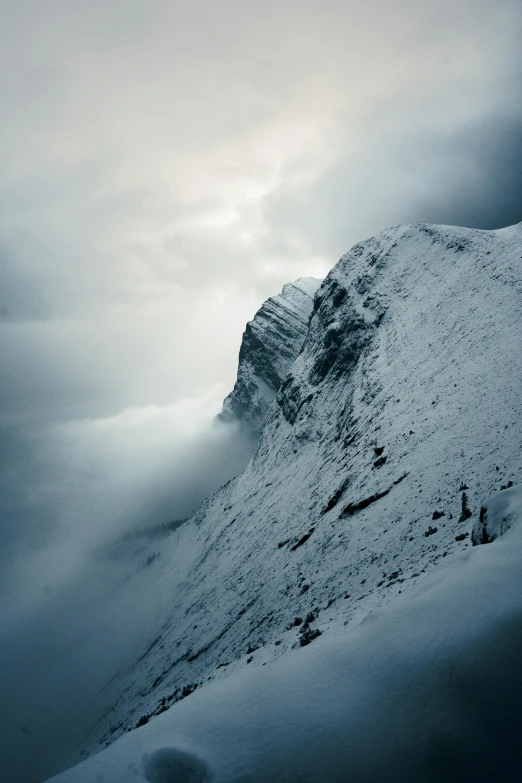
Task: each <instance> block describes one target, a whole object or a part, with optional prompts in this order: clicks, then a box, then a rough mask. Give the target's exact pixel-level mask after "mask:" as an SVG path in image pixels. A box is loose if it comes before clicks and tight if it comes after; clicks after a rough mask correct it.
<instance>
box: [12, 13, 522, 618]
mask: <svg viewBox="0 0 522 783" xmlns="http://www.w3.org/2000/svg"><path fill="white" fill-rule="evenodd" d="M0 18H1V24H0V107H1V122H0V361H1V367H2V374H1V382H0V470H1V472H0V492H1V500H2V512H1V522H0V526H1V533H2V540H3V546H2V552H1V554H0V566H1V569H2V570H1V573H0V586H1V588H2V595H3V596H4V602H3V603H4V610H5V617H6V618H7V620H6V621H5V622H7V627H9V628H12V627H14V626H16V622H17V620H16V618H19V617H20V616H21V615H22V614H23V612H26V611H29V608H30V607H32V608H34V607H35V606H38V605H39V604H38V600H39V597H40V598H41V596H42V595H44V594H45V595H47V593H43V592H42V591H43V590H48V589H49V585H50V584H51V585H52V584H53V583H54V582H56V581H58V582H59V581H60V580H61V579H64V578H66V577H67V576H70V572H71V569H72V568H73V567H74V564H75V563H76V560H77V558H78V557H79V554H78V553H79V552H80V551H83V548H85V547H86V546H88V545H91V544H92V543H93V541H94V540H97V537H99V535H100V534H101V533H100V531H106V530H109V531H114V530H115V529H118V526H121V525H123V526H125V525H126V524H127V523H128V520H129V519H132V521H133V524H134V523H136V524H138V523H140V522H149V521H150V520H151V519H152V518H153V519H154V521H157V522H163V521H166V520H167V519H168V518H172V517H173V516H176V515H183V514H186V513H188V511H190V509H191V508H192V507H193V506H194V505H196V504H197V502H199V501H200V500H201V498H202V496H203V495H204V494H205V493H206V492H207V491H208V490H209V488H212V487H213V486H214V485H215V484H216V483H219V481H220V480H222V479H223V470H222V469H221V467H218V465H220V466H221V465H222V463H223V462H224V461H225V462H227V461H228V462H230V467H228V468H227V469H229V470H234V469H236V468H237V467H238V466H240V465H241V462H242V460H243V459H244V457H245V454H246V453H247V451H248V450H245V449H239V451H237V449H236V451H235V452H234V453H233V454H231V449H232V451H234V448H235V447H234V448H232V447H231V446H230V444H227V443H225V442H222V441H219V442H218V441H216V440H215V437H216V436H215V435H213V434H212V433H209V431H208V428H207V429H206V426H207V423H208V421H209V419H210V417H211V416H212V415H213V414H214V413H215V412H216V411H217V409H218V407H219V402H220V400H221V399H222V397H223V396H224V395H225V394H226V392H227V391H228V389H229V387H230V386H231V384H232V383H233V377H234V372H235V367H236V360H237V352H238V348H239V342H240V338H241V333H242V330H243V327H244V324H245V322H246V321H247V320H248V319H249V318H250V317H252V315H253V313H254V312H255V310H256V309H257V307H258V306H260V304H261V303H262V301H263V300H264V299H265V298H266V296H268V295H270V294H273V293H276V292H277V291H278V290H279V289H280V288H281V286H282V284H283V283H284V282H287V281H289V280H292V279H295V278H296V277H299V276H303V275H314V276H318V277H320V276H323V275H324V274H326V272H327V271H328V270H329V269H330V267H331V266H332V265H333V264H334V263H335V261H336V260H337V258H338V257H339V256H340V255H341V254H342V253H343V252H345V251H346V250H348V249H349V247H350V246H351V245H352V244H353V243H354V242H356V241H358V240H361V239H363V238H365V237H366V236H368V235H371V234H372V233H376V232H378V231H379V230H381V229H383V228H385V227H387V226H389V225H393V224H397V223H404V222H412V221H429V222H444V223H452V224H463V225H467V226H473V227H481V228H497V227H500V226H504V225H507V224H510V223H514V222H517V221H519V220H522V165H521V164H522V159H521V158H522V153H521V150H522V54H521V49H522V47H520V41H521V40H522V7H521V5H520V2H519V0H496V2H494V3H493V2H491V0H458V1H457V2H456V1H455V0H438V1H437V2H434V1H432V0H426V2H422V3H421V2H418V0H395V1H390V0H368V2H360V1H359V2H356V0H343V1H341V0H321V2H319V0H278V2H275V0H263V2H257V0H256V1H255V2H254V0H222V2H219V3H218V2H214V1H213V0H190V1H188V0H187V2H184V1H183V0H118V1H116V0H115V2H110V3H108V2H106V1H105V0H90V2H86V1H85V0H16V2H15V0H0ZM209 439H210V440H209ZM187 455H188V456H187ZM224 455H227V457H226V460H224V459H223V456H224ZM198 469H200V470H202V471H203V474H200V476H199V478H198V480H195V478H194V476H195V474H196V473H197V470H198ZM86 531H87V532H86ZM57 541H60V542H61V544H63V542H64V541H69V542H70V547H69V548H68V549H67V548H65V549H63V547H62V549H61V550H60V549H59V548H57ZM72 542H74V543H72ZM64 546H65V545H64ZM57 551H59V552H60V555H59V557H57V556H56V552H57ZM65 551H66V552H67V556H65V555H64V552H65ZM53 553H54V556H53ZM73 553H74V556H73ZM29 572H30V573H31V577H30V578H29V579H28V576H27V575H28V573H29ZM13 624H14V625H13Z"/></svg>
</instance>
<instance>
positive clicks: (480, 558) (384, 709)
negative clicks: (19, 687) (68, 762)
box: [53, 486, 522, 783]
mask: <svg viewBox="0 0 522 783" xmlns="http://www.w3.org/2000/svg"><path fill="white" fill-rule="evenodd" d="M492 508H493V512H492V513H491V514H490V519H491V523H492V524H493V526H494V527H499V526H500V525H501V523H502V519H503V518H508V519H509V520H510V524H511V526H512V529H510V530H509V531H508V532H507V533H506V534H505V536H504V537H503V538H501V539H499V540H497V541H495V543H493V544H490V545H488V546H480V547H476V548H473V549H472V550H468V551H467V552H464V553H455V554H454V555H452V556H451V557H449V558H448V559H447V561H446V562H445V563H444V564H443V565H441V566H440V567H439V568H437V569H436V570H435V571H434V573H433V574H430V575H425V576H424V577H422V578H421V579H419V580H418V582H417V584H416V587H415V589H414V590H412V591H410V593H409V595H408V596H398V597H396V598H395V600H394V601H392V602H390V603H389V604H388V606H387V607H386V608H384V609H381V610H377V611H375V612H373V613H372V614H370V615H369V616H368V617H367V618H366V619H365V620H364V621H363V622H362V623H361V624H360V625H359V626H358V627H357V628H355V629H354V630H346V629H339V632H338V633H337V634H336V635H333V634H331V635H330V636H329V637H322V638H321V639H319V640H318V641H317V642H316V643H315V644H314V645H312V646H311V647H306V648H305V649H300V650H295V651H292V652H291V653H290V654H289V655H287V656H285V657H284V658H282V659H280V660H279V661H276V662H274V663H272V664H271V665H270V666H267V667H266V668H257V669H250V670H246V671H243V672H241V673H238V674H236V675H234V676H232V677H230V678H228V679H226V680H221V681H220V682H214V683H211V684H209V685H207V686H205V687H203V688H201V690H200V691H198V692H196V693H194V694H193V695H192V696H191V697H190V698H187V699H185V700H183V701H182V702H180V703H179V704H176V705H175V706H174V707H172V708H171V709H170V710H168V711H167V712H166V713H164V714H163V715H161V716H159V717H157V718H155V719H154V720H153V721H151V722H150V723H149V724H148V725H146V726H144V727H142V728H139V729H137V730H135V731H134V732H132V733H131V734H128V735H126V736H125V737H122V738H121V739H120V740H118V741H117V742H116V743H115V744H114V745H112V746H111V747H110V748H109V749H107V750H106V751H104V752H102V753H100V754H99V755H97V756H93V757H92V758H90V759H89V760H88V761H86V762H84V763H83V764H81V765H80V766H79V767H77V768H75V769H74V770H70V771H68V772H65V773H64V774H62V775H59V776H58V777H56V778H54V779H53V780H54V781H55V783H104V782H105V783H116V782H117V783H142V782H143V781H149V782H150V783H189V781H190V782H191V783H196V782H201V783H202V782H203V781H211V780H212V781H214V783H240V781H241V783H247V782H248V781H251V782H254V781H255V782H256V783H257V782H258V781H259V782H261V781H281V782H283V781H289V782H294V781H329V782H332V783H335V782H336V781H338V782H339V783H343V782H344V781H361V782H362V781H364V783H382V781H388V782H389V783H394V782H395V781H397V783H419V781H422V782H423V783H431V782H433V783H441V781H468V780H469V781H471V780H473V781H475V782H477V781H478V782H480V781H484V782H485V781H488V783H490V782H491V781H497V780H498V781H516V780H520V760H519V742H520V704H521V700H522V674H521V672H520V652H521V650H522V598H521V596H522V486H518V487H514V488H513V489H508V490H504V491H503V492H501V493H498V495H497V496H496V497H495V498H493V502H492Z"/></svg>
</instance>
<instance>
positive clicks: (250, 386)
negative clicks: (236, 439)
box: [218, 277, 321, 434]
mask: <svg viewBox="0 0 522 783" xmlns="http://www.w3.org/2000/svg"><path fill="white" fill-rule="evenodd" d="M320 284H321V281H320V280H316V279H315V278H313V277H301V278H300V279H299V280H296V281H295V282H294V283H287V285H285V286H284V287H283V290H282V291H281V293H280V294H278V295H277V296H272V297H270V299H267V300H266V302H265V303H264V304H263V305H262V307H260V309H259V310H258V311H257V313H256V314H255V316H254V318H253V319H252V320H251V321H249V322H248V324H247V326H246V329H245V332H244V334H243V339H242V341H241V348H240V351H239V364H238V371H237V380H236V383H235V385H234V389H233V390H232V392H231V393H230V394H229V395H228V397H227V398H226V399H225V401H224V403H223V410H222V411H221V413H220V414H219V416H218V419H220V420H221V421H225V422H229V421H239V422H241V424H243V425H244V426H245V427H246V428H247V429H248V430H249V431H251V432H252V433H254V434H259V432H260V431H261V429H262V427H263V424H264V423H265V419H266V416H267V414H268V410H269V408H270V405H271V404H272V402H273V401H274V400H275V398H276V395H277V392H278V391H279V388H280V386H281V383H282V382H283V380H284V378H285V376H286V374H287V373H288V370H289V369H290V367H291V366H292V364H293V363H294V361H295V359H296V358H297V355H298V354H299V351H300V350H301V348H302V346H303V343H304V339H305V337H306V333H307V331H308V321H309V320H310V316H311V314H312V309H313V304H314V296H315V293H316V291H317V289H318V288H319V286H320Z"/></svg>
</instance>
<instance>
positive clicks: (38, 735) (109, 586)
mask: <svg viewBox="0 0 522 783" xmlns="http://www.w3.org/2000/svg"><path fill="white" fill-rule="evenodd" d="M222 396H223V389H221V387H215V388H213V389H212V390H211V391H210V392H208V393H206V394H204V395H203V396H202V397H200V398H189V399H185V400H182V401H180V402H178V403H176V404H174V405H171V406H165V407H160V406H153V405H151V406H147V407H144V408H130V409H127V410H125V411H123V412H121V413H120V414H118V415H116V416H113V417H110V418H100V419H84V420H77V421H71V422H66V423H55V424H53V425H46V426H45V427H42V428H40V429H39V430H38V432H37V433H36V432H34V431H32V432H31V435H30V437H29V436H24V433H23V432H20V433H19V438H18V439H17V440H12V443H13V444H14V447H13V450H12V453H11V455H10V458H11V465H10V463H9V459H6V460H4V464H6V471H4V482H3V487H2V489H3V494H4V497H5V509H6V510H7V514H8V517H9V519H8V522H10V527H8V526H6V530H10V531H11V535H10V540H9V546H8V549H7V551H6V553H5V556H4V558H3V563H2V576H1V582H2V585H1V587H2V594H3V596H4V600H3V602H2V607H1V612H2V616H1V618H0V619H1V631H0V647H1V649H2V654H1V657H0V690H1V692H2V693H3V694H4V695H5V699H6V701H5V703H8V704H10V705H11V707H10V710H9V711H8V712H7V711H6V712H5V713H4V714H3V715H2V717H1V718H0V726H1V731H2V734H3V737H4V749H5V751H6V757H7V758H6V762H5V764H6V765H7V766H6V767H5V770H7V771H6V775H7V779H9V780H24V781H25V783H36V781H39V780H42V778H43V777H44V776H47V775H49V774H52V772H53V771H56V770H58V769H59V768H60V766H62V765H63V764H66V763H67V762H68V761H70V754H71V751H72V749H73V748H74V747H75V746H76V745H77V743H79V742H81V741H82V740H83V738H84V737H85V736H86V735H88V734H89V731H90V730H91V729H92V726H93V724H94V722H95V721H96V720H97V718H98V717H99V715H100V710H101V709H102V707H103V704H104V695H103V688H104V685H105V684H106V681H107V680H108V679H109V678H110V676H112V674H113V673H114V671H115V669H116V668H117V667H118V666H119V664H120V663H121V661H122V660H124V659H125V650H126V649H127V647H128V645H129V644H131V643H132V640H133V638H134V634H135V632H136V631H135V629H136V628H137V627H139V622H140V618H141V617H142V616H143V615H144V613H146V612H147V611H149V603H147V598H146V597H145V596H144V593H145V592H146V591H147V589H148V588H149V587H150V588H151V589H152V585H153V579H154V578H155V575H154V572H153V569H147V568H146V566H147V564H148V563H150V562H151V558H153V557H154V556H157V552H161V539H162V538H163V537H165V536H166V535H168V534H169V533H170V532H171V531H172V529H173V528H174V527H175V526H174V525H173V524H172V523H173V521H174V520H181V519H184V518H186V517H188V516H190V515H191V513H192V512H193V511H194V510H195V508H197V507H198V505H200V503H201V502H202V501H203V500H204V499H205V497H206V496H207V495H208V494H209V493H210V492H212V491H213V490H215V489H216V488H217V487H218V486H220V485H221V484H222V483H224V482H225V481H226V480H227V479H229V478H230V477H231V476H233V475H236V474H237V473H239V472H241V471H242V470H243V469H244V467H245V465H246V463H247V461H248V459H249V457H250V455H251V453H252V450H253V445H254V444H253V443H252V442H251V441H249V439H248V438H247V437H246V436H245V435H244V434H242V433H241V432H240V431H239V430H237V429H236V428H234V427H231V426H223V425H220V426H217V425H216V424H214V423H213V416H214V415H215V413H216V412H217V410H218V409H219V404H220V400H221V398H222ZM8 456H9V455H8ZM21 464H23V465H24V466H25V469H24V470H23V471H20V469H19V468H20V465H21ZM10 467H11V469H10ZM151 542H154V546H153V547H152V549H151V547H150V544H151ZM152 550H153V551H154V554H152V555H151V554H150V552H152Z"/></svg>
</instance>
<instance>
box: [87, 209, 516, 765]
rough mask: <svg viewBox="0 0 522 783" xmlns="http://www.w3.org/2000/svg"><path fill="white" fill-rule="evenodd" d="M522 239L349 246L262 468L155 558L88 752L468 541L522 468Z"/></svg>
mask: <svg viewBox="0 0 522 783" xmlns="http://www.w3.org/2000/svg"><path fill="white" fill-rule="evenodd" d="M521 257H522V224H519V225H518V226H514V227H511V228H507V229H503V230H500V231H477V230H473V229H461V228H455V227H447V226H431V225H427V224H416V225H408V226H399V227H395V228H392V229H388V230H386V231H384V232H382V233H381V234H379V235H377V236H376V237H372V238H371V239H369V240H366V241H365V242H361V243H358V244H357V245H355V246H354V247H353V248H352V249H351V251H350V252H349V253H347V254H346V255H344V256H343V257H342V258H341V259H340V261H339V262H338V264H337V265H336V266H335V267H334V268H333V269H332V271H331V272H330V273H329V275H328V276H327V277H326V279H325V281H324V282H323V283H322V284H321V286H320V288H319V290H318V292H317V294H316V297H315V303H314V306H313V313H312V316H311V318H310V322H309V325H308V331H307V334H306V337H305V339H304V343H303V345H302V348H301V349H300V352H299V353H298V355H297V357H296V358H295V361H294V362H293V364H292V366H291V369H290V370H289V372H288V374H287V375H286V377H285V379H284V381H283V382H282V384H281V386H280V388H279V391H278V393H277V395H276V396H275V403H272V402H270V404H269V405H268V406H267V410H266V411H265V415H266V422H265V424H264V427H263V429H262V432H261V435H260V440H259V444H258V448H257V451H256V453H255V454H254V456H253V458H252V460H251V461H250V463H249V465H248V466H247V468H246V470H245V472H244V473H243V474H242V475H241V476H239V477H237V478H236V479H233V480H232V481H230V482H228V483H227V485H225V486H224V487H223V488H221V489H220V490H218V491H217V492H215V493H214V494H213V495H212V496H211V497H210V498H208V499H207V501H205V503H204V504H203V505H202V506H201V508H200V509H199V510H198V511H197V512H196V514H195V515H194V516H193V517H192V519H191V520H189V521H188V522H187V523H185V524H184V525H183V526H182V527H180V528H179V529H178V530H176V531H175V532H174V533H173V534H172V535H171V536H169V538H168V539H167V540H166V542H165V545H164V548H163V551H162V557H161V558H160V559H159V561H158V562H155V563H154V564H153V565H152V566H151V574H153V575H154V586H153V587H151V588H150V589H151V592H150V602H151V617H150V620H149V621H148V624H146V625H145V626H144V628H143V633H142V642H141V643H140V644H138V645H137V646H136V648H135V649H134V650H132V651H129V665H128V667H127V669H126V670H125V671H123V672H120V673H119V674H117V675H116V677H115V681H114V683H113V684H112V686H111V693H113V694H117V696H116V699H115V701H114V702H113V703H111V705H110V708H109V709H108V712H107V716H106V717H105V718H104V720H103V721H102V723H101V724H100V726H99V727H98V729H97V731H96V732H95V735H94V736H93V740H92V744H91V745H90V746H89V751H92V750H95V749H96V748H99V747H100V746H102V745H103V744H105V743H106V742H109V741H111V740H112V739H114V738H116V737H117V736H118V735H119V734H120V733H122V732H123V731H126V730H128V729H130V728H132V727H134V726H135V725H136V724H137V723H138V722H139V721H140V719H141V718H142V717H143V716H145V717H147V720H148V718H149V716H151V715H153V714H154V713H155V712H157V711H158V709H159V710H160V711H161V709H162V707H161V705H162V704H163V706H169V705H170V704H171V703H173V701H175V700H176V699H177V698H178V697H180V696H182V695H183V694H184V693H185V694H186V693H190V692H191V690H193V688H194V686H196V685H198V686H200V685H201V684H202V683H203V681H207V680H208V679H214V678H221V677H223V676H226V674H228V673H229V672H234V671H237V670H238V669H239V668H242V667H243V666H244V665H245V664H248V663H251V664H252V665H253V666H254V667H255V666H261V665H263V664H265V663H269V662H270V661H271V660H273V659H275V658H278V657H280V656H281V655H282V654H283V653H285V652H286V651H289V650H290V649H291V648H292V647H293V646H295V645H300V644H302V643H303V641H304V642H305V644H307V643H308V642H309V641H312V640H313V639H311V638H310V636H312V637H313V635H314V634H315V633H316V632H321V633H323V634H328V632H329V630H330V629H332V628H336V627H338V626H339V625H343V626H348V627H350V628H353V627H355V626H357V625H358V624H360V623H361V622H362V621H363V620H364V619H365V618H367V617H368V616H369V614H371V613H372V612H373V610H374V609H376V608H377V607H380V606H383V605H385V604H386V603H388V602H389V601H390V600H392V599H394V598H395V597H396V596H397V595H398V594H399V593H401V592H406V591H408V590H410V589H411V588H412V587H413V585H414V584H415V582H416V580H417V579H418V578H419V575H421V574H423V573H425V572H429V571H432V570H433V569H434V568H435V567H436V566H437V563H438V562H439V561H441V560H442V559H443V558H445V557H447V556H449V555H452V554H453V553H458V552H459V551H461V550H464V549H466V548H467V547H469V546H470V543H469V540H470V539H469V532H470V529H471V526H472V525H473V524H476V520H477V518H478V515H479V508H480V503H481V499H482V498H484V497H486V496H488V495H490V494H492V493H493V492H494V491H496V490H498V489H499V488H500V485H501V483H502V482H503V483H506V482H507V481H515V482H516V481H517V480H520V479H521V477H522V454H521V451H522V450H521V448H520V444H521V443H522V434H521V430H520V427H521V425H520V422H521V420H522V416H521V414H522V402H521V400H520V394H519V388H520V381H521V379H522V366H521V357H520V350H519V346H520V344H522V304H521V303H522V297H521V293H522V276H521ZM258 421H259V420H258ZM466 511H467V514H466V513H465V512H466ZM468 520H469V521H468ZM151 584H152V583H151ZM158 585H161V587H158ZM158 594H159V596H160V600H158ZM132 659H134V660H132ZM172 694H174V696H172Z"/></svg>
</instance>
